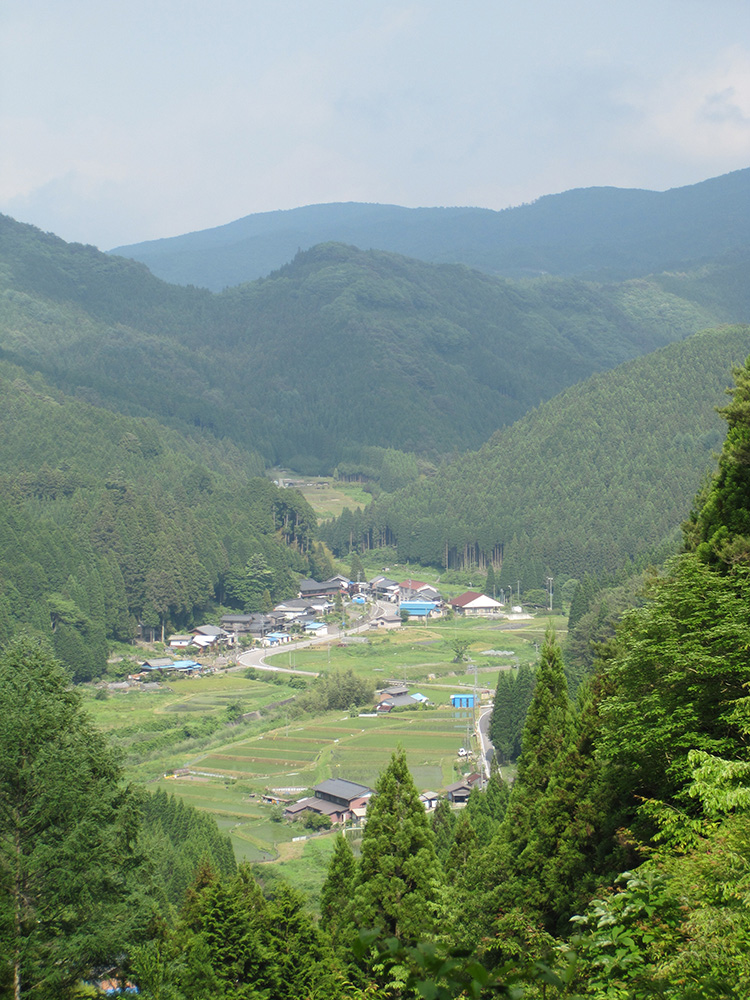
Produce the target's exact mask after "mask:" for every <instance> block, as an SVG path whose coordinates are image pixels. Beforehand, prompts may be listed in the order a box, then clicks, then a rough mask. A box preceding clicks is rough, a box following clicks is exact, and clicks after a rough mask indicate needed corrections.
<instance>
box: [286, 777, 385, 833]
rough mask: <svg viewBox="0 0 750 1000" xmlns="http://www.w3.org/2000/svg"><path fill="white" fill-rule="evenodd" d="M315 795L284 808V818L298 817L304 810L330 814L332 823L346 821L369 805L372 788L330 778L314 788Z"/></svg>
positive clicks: (342, 779) (341, 779)
mask: <svg viewBox="0 0 750 1000" xmlns="http://www.w3.org/2000/svg"><path fill="white" fill-rule="evenodd" d="M313 792H314V793H315V794H314V795H311V796H308V797H307V798H304V799H300V800H299V802H293V803H292V804H291V805H289V806H287V807H286V809H285V810H284V819H296V818H297V817H298V816H301V815H302V814H303V813H304V812H314V813H318V814H319V815H321V816H328V818H329V819H330V821H331V822H332V823H345V822H346V821H347V820H349V819H352V817H353V816H354V815H355V810H356V811H357V812H359V811H360V810H361V809H362V808H363V807H365V806H366V805H367V801H368V799H369V798H370V796H371V795H374V792H373V790H372V788H368V787H367V785H359V784H357V782H356V781H346V780H345V779H344V778H328V779H327V780H326V781H321V783H320V784H319V785H316V786H315V788H314V789H313Z"/></svg>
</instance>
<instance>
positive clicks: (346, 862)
mask: <svg viewBox="0 0 750 1000" xmlns="http://www.w3.org/2000/svg"><path fill="white" fill-rule="evenodd" d="M356 870H357V863H356V861H355V860H354V853H353V851H352V848H351V845H350V843H349V841H348V840H347V839H346V837H345V836H344V835H343V834H342V833H340V834H339V835H338V836H337V837H336V846H335V847H334V849H333V854H332V855H331V861H330V864H329V865H328V873H327V875H326V879H325V882H324V883H323V885H322V887H321V889H320V923H321V925H322V926H323V927H325V928H326V929H327V930H328V933H329V934H330V935H331V940H332V941H333V942H334V944H336V942H337V939H338V938H339V932H340V929H341V928H342V927H344V926H346V925H347V924H348V923H349V922H350V919H349V916H348V914H349V907H350V905H351V901H352V890H353V888H354V876H355V873H356Z"/></svg>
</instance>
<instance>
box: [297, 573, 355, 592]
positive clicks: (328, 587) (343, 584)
mask: <svg viewBox="0 0 750 1000" xmlns="http://www.w3.org/2000/svg"><path fill="white" fill-rule="evenodd" d="M350 586H351V580H349V579H348V578H347V577H345V576H342V575H341V573H337V574H336V576H332V577H331V579H330V580H324V581H323V583H318V581H317V580H300V582H299V596H300V597H333V596H335V595H336V594H341V593H347V592H348V590H349V588H350Z"/></svg>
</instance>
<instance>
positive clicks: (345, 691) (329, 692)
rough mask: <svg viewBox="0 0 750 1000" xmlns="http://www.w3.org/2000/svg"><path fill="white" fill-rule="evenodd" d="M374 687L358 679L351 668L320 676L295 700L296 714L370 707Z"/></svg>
mask: <svg viewBox="0 0 750 1000" xmlns="http://www.w3.org/2000/svg"><path fill="white" fill-rule="evenodd" d="M374 697H375V686H374V684H373V682H372V681H370V680H367V679H366V678H365V677H359V676H358V675H357V674H355V673H354V671H353V670H352V669H351V668H348V669H347V670H332V671H330V672H329V673H325V674H322V675H321V676H320V677H318V678H317V679H316V680H315V681H313V683H312V684H310V685H309V687H307V689H306V690H305V691H304V693H302V694H300V695H298V697H297V698H296V700H295V710H296V711H297V712H325V711H327V710H328V709H339V710H340V711H346V710H348V709H349V708H350V707H351V706H352V705H371V704H372V702H373V699H374Z"/></svg>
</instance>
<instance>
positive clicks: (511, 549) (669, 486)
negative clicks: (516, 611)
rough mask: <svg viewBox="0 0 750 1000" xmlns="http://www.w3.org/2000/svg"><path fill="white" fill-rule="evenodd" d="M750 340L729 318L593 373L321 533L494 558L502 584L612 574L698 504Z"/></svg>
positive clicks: (446, 555) (429, 558)
mask: <svg viewBox="0 0 750 1000" xmlns="http://www.w3.org/2000/svg"><path fill="white" fill-rule="evenodd" d="M749 353H750V327H747V326H741V327H739V326H734V327H724V328H721V329H718V330H709V331H706V332H703V333H700V334H697V335H696V336H693V337H690V338H689V339H688V340H685V341H683V342H681V343H674V344H670V345H669V346H667V347H665V348H663V349H662V350H659V351H656V352H654V353H653V354H650V355H647V356H645V357H641V358H638V359H636V360H633V361H630V362H628V363H627V364H624V365H621V366H620V367H618V368H616V369H615V370H614V371H610V372H605V373H599V374H597V375H594V376H592V377H591V378H589V379H588V380H586V381H585V382H582V383H580V384H578V385H575V386H572V387H571V388H569V389H567V390H566V391H565V392H563V393H561V394H560V395H559V396H556V397H555V398H554V399H552V400H550V401H548V402H546V403H544V404H543V405H541V406H539V407H538V408H537V409H535V410H534V411H532V412H530V413H528V414H527V415H526V416H525V417H523V418H522V419H521V420H519V421H517V422H516V423H514V424H513V425H512V426H511V427H508V428H506V429H504V430H502V431H499V432H498V433H497V434H495V435H494V436H493V437H492V438H491V439H490V440H489V441H488V442H487V443H486V444H485V445H484V446H483V447H482V448H481V449H479V450H478V451H476V452H472V453H467V454H465V455H462V456H460V457H459V458H457V459H456V460H455V461H454V462H452V463H450V464H449V465H446V466H444V467H443V468H442V469H440V470H439V471H438V473H437V475H435V476H434V478H432V479H430V480H423V481H422V482H420V483H418V484H416V485H414V486H411V487H409V488H407V489H405V490H402V491H399V492H397V493H394V494H392V495H391V496H388V497H384V498H383V499H382V500H380V501H376V502H375V503H374V504H372V505H371V506H370V507H368V508H367V509H366V511H364V512H360V513H357V514H356V515H353V514H351V513H349V512H345V515H342V517H341V518H340V519H339V520H338V521H336V522H332V523H330V524H328V525H327V526H325V528H324V537H325V538H326V540H327V541H328V542H329V544H330V545H331V547H332V548H333V550H334V551H335V552H341V553H342V554H345V553H347V552H348V550H349V544H350V539H351V538H352V537H353V538H354V541H355V544H357V545H359V546H360V547H361V548H369V547H374V546H376V545H378V544H382V543H386V544H390V545H395V546H396V547H397V550H398V558H399V559H400V560H401V561H412V562H417V563H423V564H425V563H428V564H433V565H438V566H444V567H448V568H450V567H457V568H461V569H474V571H475V572H486V566H487V562H488V561H489V560H490V559H492V560H493V561H494V562H495V564H496V572H497V570H498V569H500V567H502V569H501V571H500V572H499V573H497V580H498V585H499V586H503V585H504V586H507V585H508V584H512V585H513V586H515V584H516V581H517V580H520V581H521V583H522V585H523V586H524V587H525V588H527V589H528V588H530V587H539V586H542V585H543V583H544V581H545V579H546V577H547V576H553V577H554V578H555V579H556V581H557V582H558V583H561V582H563V580H564V579H566V578H567V577H571V576H572V577H578V578H581V577H583V576H584V574H586V573H592V574H600V575H607V574H610V575H611V576H613V577H614V576H616V575H618V574H620V573H622V572H623V569H624V567H625V566H626V565H631V566H632V565H634V564H635V565H637V564H639V563H641V564H642V563H643V562H644V561H645V560H648V559H649V558H652V557H654V555H655V554H656V553H657V551H658V550H659V549H660V548H661V547H662V546H663V543H664V541H665V539H666V538H667V536H668V535H669V534H670V532H673V531H674V529H675V527H676V526H677V525H679V524H680V522H681V521H684V520H685V518H686V517H687V515H688V513H689V510H690V504H691V502H692V499H693V497H694V495H695V493H696V492H697V490H698V489H699V487H700V484H701V481H702V479H703V477H704V476H705V475H706V472H707V470H708V469H709V467H711V466H712V465H713V463H714V452H715V450H716V449H717V448H718V447H719V445H720V443H721V438H722V435H723V433H724V430H725V426H724V424H723V421H722V420H721V419H720V417H719V416H718V414H717V413H716V412H715V409H714V407H715V405H716V401H717V400H719V401H720V400H721V397H722V392H723V390H724V389H725V388H726V387H727V386H728V385H730V384H731V376H732V368H733V366H736V365H740V364H742V363H743V362H744V360H745V358H746V357H747V356H748V354H749ZM661 554H662V555H663V548H662V553H661Z"/></svg>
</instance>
